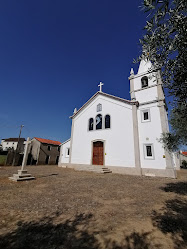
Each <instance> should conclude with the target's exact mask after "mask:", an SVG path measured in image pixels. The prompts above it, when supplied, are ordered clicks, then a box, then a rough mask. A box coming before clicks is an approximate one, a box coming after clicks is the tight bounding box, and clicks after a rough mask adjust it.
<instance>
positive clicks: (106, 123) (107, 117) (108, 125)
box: [105, 115, 110, 129]
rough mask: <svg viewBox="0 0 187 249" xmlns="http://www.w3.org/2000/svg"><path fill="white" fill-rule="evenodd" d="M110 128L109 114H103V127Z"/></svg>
mask: <svg viewBox="0 0 187 249" xmlns="http://www.w3.org/2000/svg"><path fill="white" fill-rule="evenodd" d="M107 128H110V115H106V116H105V129H107Z"/></svg>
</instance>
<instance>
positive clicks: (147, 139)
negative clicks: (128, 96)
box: [137, 103, 166, 169]
mask: <svg viewBox="0 0 187 249" xmlns="http://www.w3.org/2000/svg"><path fill="white" fill-rule="evenodd" d="M145 109H149V110H150V116H151V121H150V122H149V121H147V122H145V121H144V122H142V117H141V112H142V110H145ZM137 114H138V129H139V143H140V159H141V167H142V168H152V169H165V167H166V159H165V158H163V155H164V154H165V153H164V148H163V147H162V144H161V143H160V142H159V141H158V139H160V136H161V133H162V128H161V120H160V111H159V107H158V103H153V104H148V105H143V106H140V107H139V109H138V113H137ZM144 144H153V150H154V159H146V158H145V152H144Z"/></svg>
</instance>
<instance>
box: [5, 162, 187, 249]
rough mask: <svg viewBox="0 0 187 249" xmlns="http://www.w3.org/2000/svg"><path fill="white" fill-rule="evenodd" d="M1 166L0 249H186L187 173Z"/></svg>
mask: <svg viewBox="0 0 187 249" xmlns="http://www.w3.org/2000/svg"><path fill="white" fill-rule="evenodd" d="M17 169H18V168H17V167H14V168H13V167H2V168H0V200H1V201H0V215H1V219H0V248H17V249H18V248H19V249H22V248H29V249H30V248H41V249H43V248H45V249H46V248H67V249H69V248H89V249H95V248H98V249H100V248H108V249H110V248H112V249H114V248H115V249H122V248H123V249H135V248H137V249H142V248H145V249H146V248H170V249H172V248H173V249H182V248H185V243H186V235H187V234H186V233H187V222H186V214H187V213H186V211H187V210H186V204H187V198H186V192H187V183H186V179H187V177H186V176H187V173H186V171H183V172H182V173H180V175H179V179H177V180H174V179H164V178H150V177H138V176H127V175H117V174H106V175H103V174H95V173H89V172H76V171H74V170H71V169H62V168H58V167H56V166H32V167H27V169H28V171H29V173H31V174H32V175H34V176H35V177H36V180H34V181H30V182H18V183H16V182H11V181H10V180H8V176H11V175H12V174H13V173H16V171H17Z"/></svg>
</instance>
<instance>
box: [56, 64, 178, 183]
mask: <svg viewBox="0 0 187 249" xmlns="http://www.w3.org/2000/svg"><path fill="white" fill-rule="evenodd" d="M151 66H152V65H151V62H149V61H144V60H142V61H141V62H140V66H139V70H138V73H137V74H134V71H133V69H131V75H130V77H129V80H130V95H131V100H126V99H123V98H119V97H116V96H113V95H110V94H107V93H104V92H102V85H103V84H102V83H100V85H99V87H100V90H99V91H98V92H96V93H95V94H94V95H93V96H92V97H91V98H90V99H89V100H88V101H87V102H86V103H85V104H84V105H83V106H82V107H81V108H80V109H79V110H78V111H77V110H76V109H75V110H74V113H73V115H72V116H71V119H72V128H71V138H70V139H69V140H67V141H66V142H64V143H63V144H62V145H61V152H60V159H59V166H64V167H70V168H75V169H77V170H79V169H80V170H81V169H85V170H86V169H88V170H89V169H94V170H96V171H97V169H98V170H99V169H102V168H103V169H104V170H106V168H108V169H109V170H111V171H112V172H113V173H121V174H132V175H148V176H162V177H172V178H175V176H176V173H175V169H174V162H173V159H172V158H173V157H172V155H170V154H169V153H168V152H167V151H166V150H165V149H164V148H163V146H162V144H161V143H160V142H159V139H160V137H161V133H163V132H167V131H169V126H168V119H167V110H166V104H165V96H164V92H163V88H162V81H161V77H160V74H159V72H153V71H151Z"/></svg>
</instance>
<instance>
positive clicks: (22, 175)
mask: <svg viewBox="0 0 187 249" xmlns="http://www.w3.org/2000/svg"><path fill="white" fill-rule="evenodd" d="M30 176H31V174H21V175H20V174H13V177H19V178H23V177H30Z"/></svg>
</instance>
